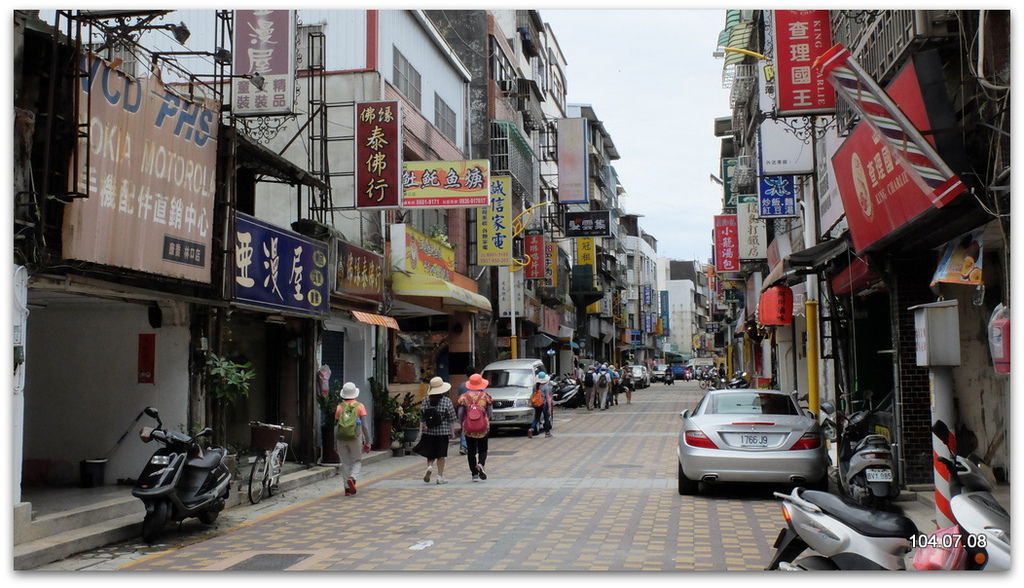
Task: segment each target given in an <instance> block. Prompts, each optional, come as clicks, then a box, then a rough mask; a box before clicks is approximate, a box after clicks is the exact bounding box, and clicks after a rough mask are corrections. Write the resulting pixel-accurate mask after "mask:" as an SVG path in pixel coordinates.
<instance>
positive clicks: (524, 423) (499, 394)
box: [480, 359, 545, 432]
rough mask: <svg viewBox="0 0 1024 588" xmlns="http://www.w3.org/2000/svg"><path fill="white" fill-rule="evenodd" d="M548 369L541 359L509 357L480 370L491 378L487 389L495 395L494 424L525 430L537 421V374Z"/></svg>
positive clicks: (485, 377)
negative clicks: (534, 397)
mask: <svg viewBox="0 0 1024 588" xmlns="http://www.w3.org/2000/svg"><path fill="white" fill-rule="evenodd" d="M543 371H545V368H544V362H542V361H541V360H539V359H506V360H502V361H496V362H494V363H490V364H487V366H486V367H485V368H484V369H483V371H482V372H481V373H480V375H481V376H483V378H484V379H485V380H487V381H488V386H487V393H488V394H490V395H491V398H493V399H494V404H493V405H492V407H491V408H492V414H493V416H494V418H493V419H491V428H495V427H519V428H522V429H523V431H524V432H525V431H526V429H529V428H530V425H532V424H533V407H532V406H530V395H531V394H532V393H533V388H534V384H535V383H536V382H537V374H538V373H540V372H543Z"/></svg>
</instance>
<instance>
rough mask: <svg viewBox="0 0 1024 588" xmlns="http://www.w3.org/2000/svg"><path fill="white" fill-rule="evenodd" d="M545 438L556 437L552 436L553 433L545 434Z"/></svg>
mask: <svg viewBox="0 0 1024 588" xmlns="http://www.w3.org/2000/svg"><path fill="white" fill-rule="evenodd" d="M544 436H545V437H554V435H552V434H551V433H544Z"/></svg>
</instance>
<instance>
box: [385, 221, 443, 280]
mask: <svg viewBox="0 0 1024 588" xmlns="http://www.w3.org/2000/svg"><path fill="white" fill-rule="evenodd" d="M394 226H398V225H394ZM394 226H392V232H391V236H392V241H393V240H394V237H395V229H394ZM405 269H406V270H407V271H409V272H412V273H414V274H420V275H423V276H433V277H435V278H440V279H442V280H446V281H449V282H450V281H451V279H452V274H453V273H455V250H454V249H452V247H451V246H449V245H445V244H444V243H441V242H440V241H438V240H436V239H431V238H430V237H428V236H426V235H424V234H423V233H421V232H419V231H417V230H415V229H413V228H412V227H409V226H406V227H405Z"/></svg>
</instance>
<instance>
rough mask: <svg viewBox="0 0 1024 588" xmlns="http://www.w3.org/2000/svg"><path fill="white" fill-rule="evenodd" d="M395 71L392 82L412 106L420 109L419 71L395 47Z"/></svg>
mask: <svg viewBox="0 0 1024 588" xmlns="http://www.w3.org/2000/svg"><path fill="white" fill-rule="evenodd" d="M394 49H395V59H394V62H395V71H394V76H393V77H394V80H393V81H394V82H395V86H397V87H398V91H399V92H401V93H402V94H404V95H405V97H406V98H408V99H409V102H412V104H413V106H415V107H416V108H417V109H420V106H421V104H420V103H421V96H420V72H418V71H416V70H415V69H414V68H413V67H412V64H411V63H409V60H407V59H406V58H405V56H404V55H402V53H401V52H400V51H399V50H398V47H395V48H394Z"/></svg>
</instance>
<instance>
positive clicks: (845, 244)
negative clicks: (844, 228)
mask: <svg viewBox="0 0 1024 588" xmlns="http://www.w3.org/2000/svg"><path fill="white" fill-rule="evenodd" d="M849 248H850V240H849V238H848V237H846V236H845V235H844V236H842V237H839V238H838V239H832V240H830V241H823V242H821V243H818V244H817V245H814V246H813V247H808V248H806V249H801V250H800V251H794V252H793V253H790V254H789V255H787V256H786V259H787V260H788V261H789V264H790V265H791V266H794V267H812V268H815V269H817V268H820V267H821V266H823V265H825V264H826V263H828V262H830V261H832V260H833V259H835V258H836V257H839V256H840V255H842V254H843V253H845V252H846V251H847V250H848V249H849Z"/></svg>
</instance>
